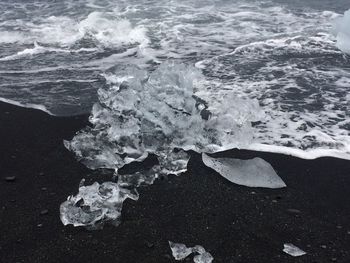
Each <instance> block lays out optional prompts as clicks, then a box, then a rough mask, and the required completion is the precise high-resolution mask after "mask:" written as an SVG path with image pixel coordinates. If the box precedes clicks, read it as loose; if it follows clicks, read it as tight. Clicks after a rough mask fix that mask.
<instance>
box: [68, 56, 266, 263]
mask: <svg viewBox="0 0 350 263" xmlns="http://www.w3.org/2000/svg"><path fill="white" fill-rule="evenodd" d="M104 77H105V79H106V87H104V88H101V89H99V91H98V96H99V103H96V104H95V105H94V106H93V109H92V113H91V116H90V122H91V124H92V127H87V128H85V129H84V130H82V131H80V132H79V133H77V135H76V136H75V137H74V138H73V139H72V140H71V141H65V142H64V143H65V146H66V147H67V148H68V149H69V150H71V151H73V152H75V154H76V155H77V157H78V159H80V160H81V161H82V162H83V163H84V164H85V165H86V166H87V167H88V168H90V169H99V168H108V169H113V170H114V171H115V175H118V184H113V185H112V186H113V187H114V188H115V189H116V190H115V191H116V192H117V193H123V194H124V195H123V198H124V199H125V198H127V197H129V198H134V196H132V195H131V194H130V193H129V192H123V191H124V190H123V188H121V187H128V188H133V187H138V186H139V185H140V184H151V183H153V181H154V180H155V179H156V178H157V177H158V176H159V175H162V174H180V173H182V172H184V171H186V169H187V163H188V160H189V155H188V154H187V153H186V152H185V151H187V150H194V151H197V152H209V153H212V152H216V151H219V150H225V149H231V148H235V147H239V146H240V145H242V144H247V143H249V142H250V140H251V139H252V133H251V132H250V128H251V122H252V121H255V120H256V115H258V114H255V112H256V111H258V109H259V107H258V104H257V102H256V101H255V102H253V103H251V102H249V101H247V102H246V103H245V104H244V106H242V103H243V100H242V99H240V98H235V97H234V96H233V95H232V96H228V97H226V98H223V99H222V102H221V104H220V107H216V108H211V107H210V105H207V103H206V102H205V101H204V100H203V99H201V98H199V97H198V96H196V91H197V90H198V89H200V87H201V82H203V79H202V75H201V73H200V72H199V71H198V70H197V69H195V68H194V67H191V66H187V65H184V64H175V63H172V62H169V63H164V64H162V65H161V66H159V68H157V69H156V70H155V71H153V72H152V73H151V74H148V73H147V72H145V71H143V70H140V69H138V68H137V67H135V66H130V65H123V64H120V65H117V66H116V67H114V68H113V69H111V70H110V71H109V72H106V73H105V74H104ZM240 106H242V107H240ZM149 154H154V155H156V156H157V159H158V164H157V165H155V166H154V167H153V168H151V169H149V170H148V171H146V172H136V173H133V174H123V175H120V174H118V169H120V168H121V167H123V166H124V165H126V164H129V163H131V162H141V161H143V160H144V159H145V158H147V156H148V155H149ZM98 187H99V185H98V184H97V185H95V184H94V185H93V186H91V187H84V188H81V189H80V192H81V193H79V194H78V196H77V197H74V198H72V197H70V198H69V199H68V201H67V202H65V203H64V204H63V205H62V209H66V210H62V209H61V217H62V218H63V219H62V222H64V224H67V223H72V224H74V225H75V226H79V225H91V224H92V225H94V224H95V222H96V221H100V220H104V219H108V220H110V219H111V220H115V219H117V218H118V217H119V214H120V211H121V204H122V201H123V200H124V199H123V200H122V201H121V202H120V201H117V203H116V204H117V207H116V208H117V209H116V210H113V211H114V212H115V213H113V217H112V218H110V217H109V216H108V213H107V212H106V213H107V214H106V213H104V211H105V210H103V209H102V210H101V209H100V207H102V208H105V207H104V206H103V202H104V201H105V199H103V198H102V199H99V200H100V201H101V202H99V203H98V206H97V208H98V209H99V210H98V211H99V212H98V213H97V212H95V210H93V214H91V213H88V216H92V217H93V218H92V219H90V218H86V213H85V212H84V210H82V209H81V208H80V207H79V206H78V207H76V204H77V202H78V201H79V199H81V197H80V196H82V195H84V196H90V195H92V196H93V197H96V198H98V197H99V195H98V194H97V192H96V191H97V190H96V189H97V188H98ZM118 200H119V199H118ZM107 205H108V203H107ZM109 207H110V206H109V205H108V208H109ZM93 208H94V209H95V208H96V207H95V206H94V207H93ZM67 209H68V212H67ZM107 211H108V209H107ZM81 214H82V217H81ZM76 215H78V216H76ZM205 257H206V256H205V255H202V256H201V257H197V258H198V260H200V258H205ZM203 260H204V259H203ZM198 262H205V261H198Z"/></svg>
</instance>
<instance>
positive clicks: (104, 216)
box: [60, 182, 138, 229]
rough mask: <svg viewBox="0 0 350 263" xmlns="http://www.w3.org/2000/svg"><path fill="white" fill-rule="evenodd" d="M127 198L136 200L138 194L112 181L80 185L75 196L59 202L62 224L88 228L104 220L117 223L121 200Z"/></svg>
mask: <svg viewBox="0 0 350 263" xmlns="http://www.w3.org/2000/svg"><path fill="white" fill-rule="evenodd" d="M127 198H130V199H133V200H137V199H138V194H137V192H136V191H134V192H133V191H132V190H128V189H124V188H122V187H120V186H119V185H118V184H116V183H113V182H104V183H102V184H99V183H97V182H95V183H93V184H92V185H89V186H84V185H81V186H80V187H79V193H78V194H77V195H76V196H69V197H68V199H67V201H65V202H63V203H62V204H61V207H60V217H61V221H62V223H63V224H64V225H68V224H72V225H74V226H85V227H87V228H89V229H96V228H100V227H102V226H103V223H104V222H106V221H108V222H110V223H112V224H114V225H118V224H119V221H118V220H119V217H120V215H121V210H122V206H123V202H124V201H125V199H127Z"/></svg>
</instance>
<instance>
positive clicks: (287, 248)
mask: <svg viewBox="0 0 350 263" xmlns="http://www.w3.org/2000/svg"><path fill="white" fill-rule="evenodd" d="M283 246H284V248H283V252H284V253H287V254H288V255H291V256H293V257H299V256H303V255H306V252H305V251H303V250H301V249H300V248H298V247H296V246H294V245H293V244H291V243H287V244H284V245H283Z"/></svg>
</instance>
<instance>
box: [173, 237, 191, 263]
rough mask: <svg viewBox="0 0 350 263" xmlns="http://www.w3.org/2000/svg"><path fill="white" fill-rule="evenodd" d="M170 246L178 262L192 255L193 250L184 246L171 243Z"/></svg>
mask: <svg viewBox="0 0 350 263" xmlns="http://www.w3.org/2000/svg"><path fill="white" fill-rule="evenodd" d="M169 246H170V249H171V252H172V254H173V257H174V258H175V259H176V260H183V259H185V258H187V257H188V256H189V255H190V254H191V253H192V248H188V247H186V245H184V244H180V243H174V242H171V241H169Z"/></svg>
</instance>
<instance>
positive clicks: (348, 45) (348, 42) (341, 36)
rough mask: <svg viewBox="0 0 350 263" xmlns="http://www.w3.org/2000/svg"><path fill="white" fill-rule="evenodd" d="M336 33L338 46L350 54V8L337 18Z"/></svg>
mask: <svg viewBox="0 0 350 263" xmlns="http://www.w3.org/2000/svg"><path fill="white" fill-rule="evenodd" d="M334 33H335V35H336V37H337V47H338V48H339V49H340V50H341V51H343V52H344V53H347V54H349V55H350V10H348V11H346V12H345V13H344V16H343V17H340V18H337V19H336V20H335V23H334Z"/></svg>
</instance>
